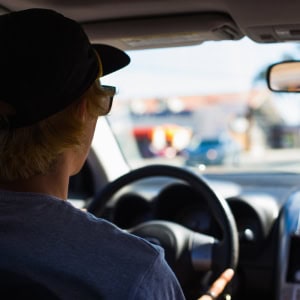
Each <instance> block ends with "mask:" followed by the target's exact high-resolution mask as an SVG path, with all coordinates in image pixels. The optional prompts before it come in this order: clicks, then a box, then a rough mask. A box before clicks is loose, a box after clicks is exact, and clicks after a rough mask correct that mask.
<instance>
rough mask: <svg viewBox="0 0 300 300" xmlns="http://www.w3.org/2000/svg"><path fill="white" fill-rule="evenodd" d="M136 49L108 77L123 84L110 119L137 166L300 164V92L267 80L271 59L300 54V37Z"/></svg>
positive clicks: (284, 167) (218, 168) (286, 167)
mask: <svg viewBox="0 0 300 300" xmlns="http://www.w3.org/2000/svg"><path fill="white" fill-rule="evenodd" d="M128 54H129V55H130V57H131V64H130V65H129V67H127V68H125V69H124V70H122V71H120V72H117V73H115V74H113V75H111V76H106V77H104V78H103V80H102V83H103V84H111V85H116V86H117V88H118V95H117V96H116V98H115V100H114V104H113V109H112V112H111V113H110V115H109V116H108V120H109V123H110V124H111V126H112V128H113V131H114V133H115V135H116V137H117V139H118V141H119V144H120V147H121V149H122V151H123V153H124V155H125V156H126V158H127V160H128V163H129V164H130V166H131V167H132V168H135V167H138V166H142V165H145V164H152V163H167V164H176V165H181V166H189V167H195V168H198V169H199V170H201V171H203V172H210V171H213V172H224V171H254V170H255V171H257V170H261V171H270V170H278V171H288V172H290V171H298V170H300V169H299V167H300V165H298V164H299V162H300V149H297V148H300V135H299V132H300V126H299V125H300V99H299V97H300V96H299V95H298V94H295V93H290V94H287V93H273V92H270V91H269V90H268V88H267V84H266V79H265V75H266V71H267V68H268V66H269V65H271V64H273V63H276V62H278V61H282V60H290V59H297V58H299V57H300V46H299V44H297V43H284V44H265V45H263V44H256V43H254V42H252V41H250V40H249V39H247V38H244V39H242V40H240V41H233V42H231V41H224V42H206V43H204V44H202V45H198V46H190V47H179V48H167V49H153V50H139V51H132V52H128Z"/></svg>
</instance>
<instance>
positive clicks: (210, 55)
mask: <svg viewBox="0 0 300 300" xmlns="http://www.w3.org/2000/svg"><path fill="white" fill-rule="evenodd" d="M220 43H222V45H221V47H220V45H219V44H220ZM237 44H238V45H237ZM128 54H129V56H130V57H131V63H130V64H129V66H127V67H126V68H124V69H122V70H120V71H118V72H115V73H113V74H111V75H108V76H105V77H103V79H101V82H102V83H103V84H110V85H115V86H116V87H117V90H118V96H117V97H118V98H119V99H120V100H122V99H135V98H152V97H156V98H164V97H177V96H189V95H192V96H194V95H200V94H210V93H213V94H217V93H227V92H228V93H230V92H244V91H247V90H248V89H249V88H251V86H252V84H253V78H254V77H255V76H256V75H257V73H258V71H259V70H262V69H263V68H267V66H269V65H271V64H273V63H275V62H278V61H280V60H282V59H283V57H284V56H286V55H294V57H295V58H297V57H298V59H300V48H299V46H298V48H296V47H295V45H293V44H291V43H284V44H272V45H268V44H257V43H254V42H252V41H250V40H249V39H248V38H244V39H243V40H241V41H238V42H235V41H225V42H224V41H223V42H206V43H204V44H201V45H197V46H188V47H177V48H165V49H152V50H137V51H131V52H128ZM287 103H289V105H287ZM278 107H280V109H282V110H284V112H283V115H284V116H285V117H286V118H287V121H288V122H289V123H291V124H294V123H299V122H300V100H298V99H296V100H295V98H293V97H285V99H284V101H282V100H280V99H279V101H278Z"/></svg>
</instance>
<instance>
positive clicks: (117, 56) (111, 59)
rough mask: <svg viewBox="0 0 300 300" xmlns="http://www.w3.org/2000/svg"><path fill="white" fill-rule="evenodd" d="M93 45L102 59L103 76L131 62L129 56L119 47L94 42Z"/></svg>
mask: <svg viewBox="0 0 300 300" xmlns="http://www.w3.org/2000/svg"><path fill="white" fill-rule="evenodd" d="M92 46H93V48H94V49H95V50H96V51H97V53H98V55H99V57H100V60H101V64H102V74H101V77H102V76H104V75H108V74H110V73H113V72H115V71H117V70H120V69H122V68H124V67H125V66H127V65H128V64H129V63H130V58H129V56H128V55H127V54H126V53H125V52H124V51H122V50H120V49H118V48H115V47H112V46H109V45H104V44H93V45H92Z"/></svg>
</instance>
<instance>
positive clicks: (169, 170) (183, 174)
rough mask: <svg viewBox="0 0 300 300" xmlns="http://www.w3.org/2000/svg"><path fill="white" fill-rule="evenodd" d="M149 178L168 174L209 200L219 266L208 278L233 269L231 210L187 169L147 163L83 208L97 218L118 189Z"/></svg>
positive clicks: (234, 247)
mask: <svg viewBox="0 0 300 300" xmlns="http://www.w3.org/2000/svg"><path fill="white" fill-rule="evenodd" d="M149 177H171V178H175V179H179V180H182V181H184V182H186V183H187V184H189V185H191V186H192V187H193V188H194V189H195V191H196V193H197V194H199V195H202V196H203V198H204V199H205V200H207V199H209V200H211V201H206V202H207V205H208V208H209V211H210V213H211V214H212V215H213V218H214V220H215V221H216V222H217V223H218V224H219V226H220V228H221V231H222V236H223V238H222V240H220V241H219V244H218V247H215V249H214V252H215V253H214V255H215V257H218V259H220V261H218V266H219V269H215V270H214V275H213V276H212V280H214V279H215V278H216V277H217V276H218V275H219V274H220V273H221V271H223V269H225V268H232V269H235V268H236V266H237V261H238V254H239V244H238V234H237V229H236V224H235V220H234V217H233V215H232V212H231V210H230V208H229V206H228V204H227V202H226V201H225V199H223V198H222V197H221V196H220V195H218V194H216V193H215V192H214V191H213V190H212V189H211V188H210V186H209V185H208V184H207V183H206V181H205V180H204V179H203V178H202V177H201V176H200V175H198V174H195V173H194V172H192V171H190V170H187V169H182V168H179V167H175V166H168V165H149V166H144V167H141V168H138V169H135V170H132V171H130V172H129V173H127V174H125V175H123V176H121V177H119V178H118V179H116V180H114V181H112V182H111V183H109V184H108V185H106V186H105V187H104V189H102V190H101V191H100V192H99V193H98V194H97V195H96V197H95V198H94V199H93V200H92V201H91V203H90V205H89V206H88V208H87V210H88V211H89V212H91V213H93V214H94V215H96V216H99V217H100V216H101V214H102V213H103V210H104V208H105V206H106V204H107V203H108V202H109V200H110V199H111V198H112V197H113V195H114V194H115V193H117V192H118V191H119V190H120V189H121V188H123V187H125V186H126V185H129V184H132V183H133V182H135V181H139V180H142V179H146V178H149Z"/></svg>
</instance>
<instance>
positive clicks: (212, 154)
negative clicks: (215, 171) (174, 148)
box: [184, 136, 241, 166]
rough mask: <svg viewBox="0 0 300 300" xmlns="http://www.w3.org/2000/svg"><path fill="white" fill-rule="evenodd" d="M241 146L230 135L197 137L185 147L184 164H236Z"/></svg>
mask: <svg viewBox="0 0 300 300" xmlns="http://www.w3.org/2000/svg"><path fill="white" fill-rule="evenodd" d="M240 154H241V147H240V146H239V144H238V143H237V142H236V141H235V140H233V139H232V138H230V137H227V136H226V137H223V136H219V137H212V138H205V139H202V140H201V139H200V140H199V139H197V140H194V141H193V142H192V143H191V146H190V147H189V148H187V149H186V151H185V152H184V156H185V157H186V161H185V164H186V165H188V166H197V165H201V164H204V165H225V164H231V165H237V164H238V163H239V160H240Z"/></svg>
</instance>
